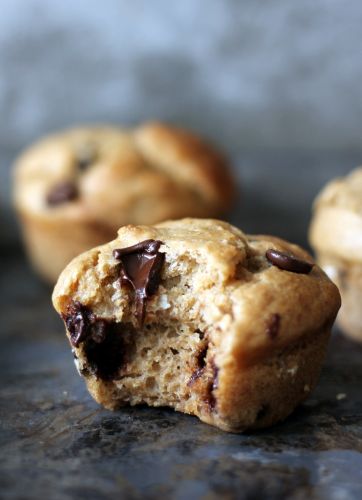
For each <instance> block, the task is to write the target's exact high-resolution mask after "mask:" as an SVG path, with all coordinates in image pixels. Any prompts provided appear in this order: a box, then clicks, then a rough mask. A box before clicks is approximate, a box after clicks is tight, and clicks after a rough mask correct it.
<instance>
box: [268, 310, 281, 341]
mask: <svg viewBox="0 0 362 500" xmlns="http://www.w3.org/2000/svg"><path fill="white" fill-rule="evenodd" d="M279 328H280V314H277V313H276V314H272V316H271V318H270V321H269V323H268V326H267V329H266V333H267V335H268V337H270V338H271V339H272V340H273V339H275V338H276V337H277V336H278V333H279Z"/></svg>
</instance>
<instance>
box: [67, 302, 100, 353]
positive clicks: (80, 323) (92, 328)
mask: <svg viewBox="0 0 362 500" xmlns="http://www.w3.org/2000/svg"><path fill="white" fill-rule="evenodd" d="M63 319H64V321H65V324H66V326H67V330H68V332H69V334H70V340H71V343H72V345H73V346H74V347H78V346H79V344H80V343H81V342H84V340H86V339H87V338H88V337H91V338H92V339H93V340H94V342H96V343H101V342H103V340H104V338H105V331H106V326H107V321H106V320H104V319H101V318H97V317H96V316H95V314H93V312H92V311H91V310H90V309H89V308H88V307H86V306H84V305H82V304H81V303H80V302H78V301H75V302H72V303H71V304H70V305H69V306H68V309H67V313H66V314H64V315H63Z"/></svg>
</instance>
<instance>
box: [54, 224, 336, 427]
mask: <svg viewBox="0 0 362 500" xmlns="http://www.w3.org/2000/svg"><path fill="white" fill-rule="evenodd" d="M53 304H54V307H55V309H56V310H57V312H58V313H59V314H60V316H61V317H62V318H63V320H64V323H65V326H66V331H67V336H68V339H69V341H70V344H71V346H72V349H73V354H74V358H75V362H76V365H77V367H78V370H79V373H80V374H81V375H82V376H83V377H84V379H85V382H86V384H87V387H88V390H89V392H90V393H91V395H92V396H93V397H94V399H95V400H96V401H97V402H98V403H100V404H102V405H103V406H105V407H106V408H108V409H111V410H114V409H117V408H119V407H121V406H123V405H137V404H147V405H150V406H169V407H171V408H174V409H175V410H178V411H181V412H185V413H188V414H191V415H196V416H197V417H199V418H200V419H201V420H202V421H204V422H207V423H209V424H212V425H215V426H217V427H219V428H221V429H223V430H226V431H233V432H238V431H242V430H246V429H255V428H261V427H267V426H270V425H272V424H274V423H275V422H278V421H280V420H283V419H284V418H286V417H287V416H288V415H289V414H290V413H291V412H292V411H293V409H294V408H295V407H296V406H297V405H298V404H299V403H301V402H302V401H303V400H304V399H305V398H306V397H307V396H308V395H309V393H310V392H311V390H312V389H313V387H314V386H315V384H316V382H317V379H318V376H319V372H320V368H321V364H322V362H323V359H324V356H325V352H326V347H327V343H328V338H329V335H330V330H331V326H332V324H333V321H334V319H335V316H336V314H337V311H338V308H339V306H340V297H339V293H338V289H337V287H336V286H335V285H334V284H333V283H332V282H331V281H330V280H329V278H328V277H327V276H326V274H325V273H324V272H323V271H322V270H321V269H320V268H319V267H318V266H317V265H315V264H314V262H313V261H312V258H311V257H310V255H308V254H307V253H306V252H305V251H304V250H302V249H301V248H299V247H298V246H296V245H293V244H291V243H287V242H285V241H282V240H280V239H278V238H275V237H272V236H247V235H245V234H244V233H242V232H241V231H239V230H238V229H236V228H235V227H233V226H231V225H229V224H227V223H225V222H220V221H217V220H208V219H184V220H179V221H171V222H164V223H161V224H158V225H155V226H133V225H132V226H131V225H129V226H124V227H122V228H121V229H120V230H119V232H118V237H117V238H116V239H115V240H114V241H111V242H110V243H108V244H106V245H103V246H100V247H98V248H95V249H93V250H89V251H88V252H85V253H84V254H82V255H80V256H79V257H77V258H76V259H74V260H73V261H72V262H71V263H70V264H69V265H68V266H67V267H66V269H65V270H64V271H63V273H62V274H61V275H60V277H59V280H58V283H57V285H56V287H55V289H54V293H53Z"/></svg>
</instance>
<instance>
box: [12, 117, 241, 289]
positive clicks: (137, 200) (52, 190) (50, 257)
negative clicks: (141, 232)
mask: <svg viewBox="0 0 362 500" xmlns="http://www.w3.org/2000/svg"><path fill="white" fill-rule="evenodd" d="M234 195H235V189H234V182H233V180H232V177H231V173H230V169H229V165H228V163H227V161H226V159H225V158H224V157H223V156H222V155H221V154H220V153H219V152H217V151H216V150H215V149H214V148H213V147H212V146H210V145H209V144H206V143H205V142H204V141H202V140H201V139H199V138H198V137H196V136H195V135H193V134H192V133H190V132H187V131H185V130H181V129H178V128H175V127H171V126H168V125H164V124H161V123H148V124H145V125H142V126H140V127H138V128H135V129H121V128H117V127H110V126H98V127H96V126H94V127H84V128H79V129H71V130H68V131H64V132H61V133H59V134H55V135H52V136H49V137H47V138H45V139H43V140H41V141H40V142H38V143H37V144H35V145H34V146H32V147H30V149H28V150H27V151H25V152H24V154H23V155H22V156H21V157H20V158H19V159H18V161H17V162H16V166H15V178H14V202H15V207H16V210H17V213H18V215H19V218H20V222H21V226H22V231H23V236H24V240H25V243H26V247H27V250H28V253H29V256H30V259H31V261H32V263H33V265H34V267H35V269H36V270H37V271H38V272H39V273H40V275H41V276H42V277H43V278H44V279H45V280H47V281H49V282H53V283H54V282H55V281H56V279H57V277H58V275H59V273H60V271H61V270H62V269H63V268H64V266H65V265H66V264H67V263H68V262H69V261H70V260H71V259H72V258H73V257H75V256H76V255H78V254H79V253H81V252H83V251H85V250H88V249H89V248H92V247H94V246H96V245H100V244H102V243H105V242H106V241H109V240H110V239H112V238H114V237H115V236H116V233H117V229H118V228H119V227H120V226H122V225H125V224H153V223H155V222H159V221H162V220H165V219H175V218H180V217H185V216H197V217H210V216H215V215H218V214H221V213H224V212H225V211H226V210H228V208H229V207H230V204H231V202H232V200H233V198H234Z"/></svg>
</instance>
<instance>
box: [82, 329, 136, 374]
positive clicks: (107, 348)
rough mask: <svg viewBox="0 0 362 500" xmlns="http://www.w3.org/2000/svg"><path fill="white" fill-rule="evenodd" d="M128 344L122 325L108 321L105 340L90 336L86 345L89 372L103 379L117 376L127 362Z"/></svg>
mask: <svg viewBox="0 0 362 500" xmlns="http://www.w3.org/2000/svg"><path fill="white" fill-rule="evenodd" d="M127 349H128V347H127V344H126V342H125V339H124V338H123V335H122V325H120V324H116V323H110V322H108V323H106V328H105V329H104V337H103V340H101V341H99V339H98V341H97V340H96V339H95V338H94V336H93V337H91V338H89V339H88V340H87V341H86V342H85V345H84V354H85V357H86V359H87V368H88V373H91V374H92V375H95V376H96V377H97V378H99V379H102V380H112V379H114V378H115V377H117V375H118V373H119V372H120V369H121V368H122V366H123V365H124V364H125V359H126V355H127Z"/></svg>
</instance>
